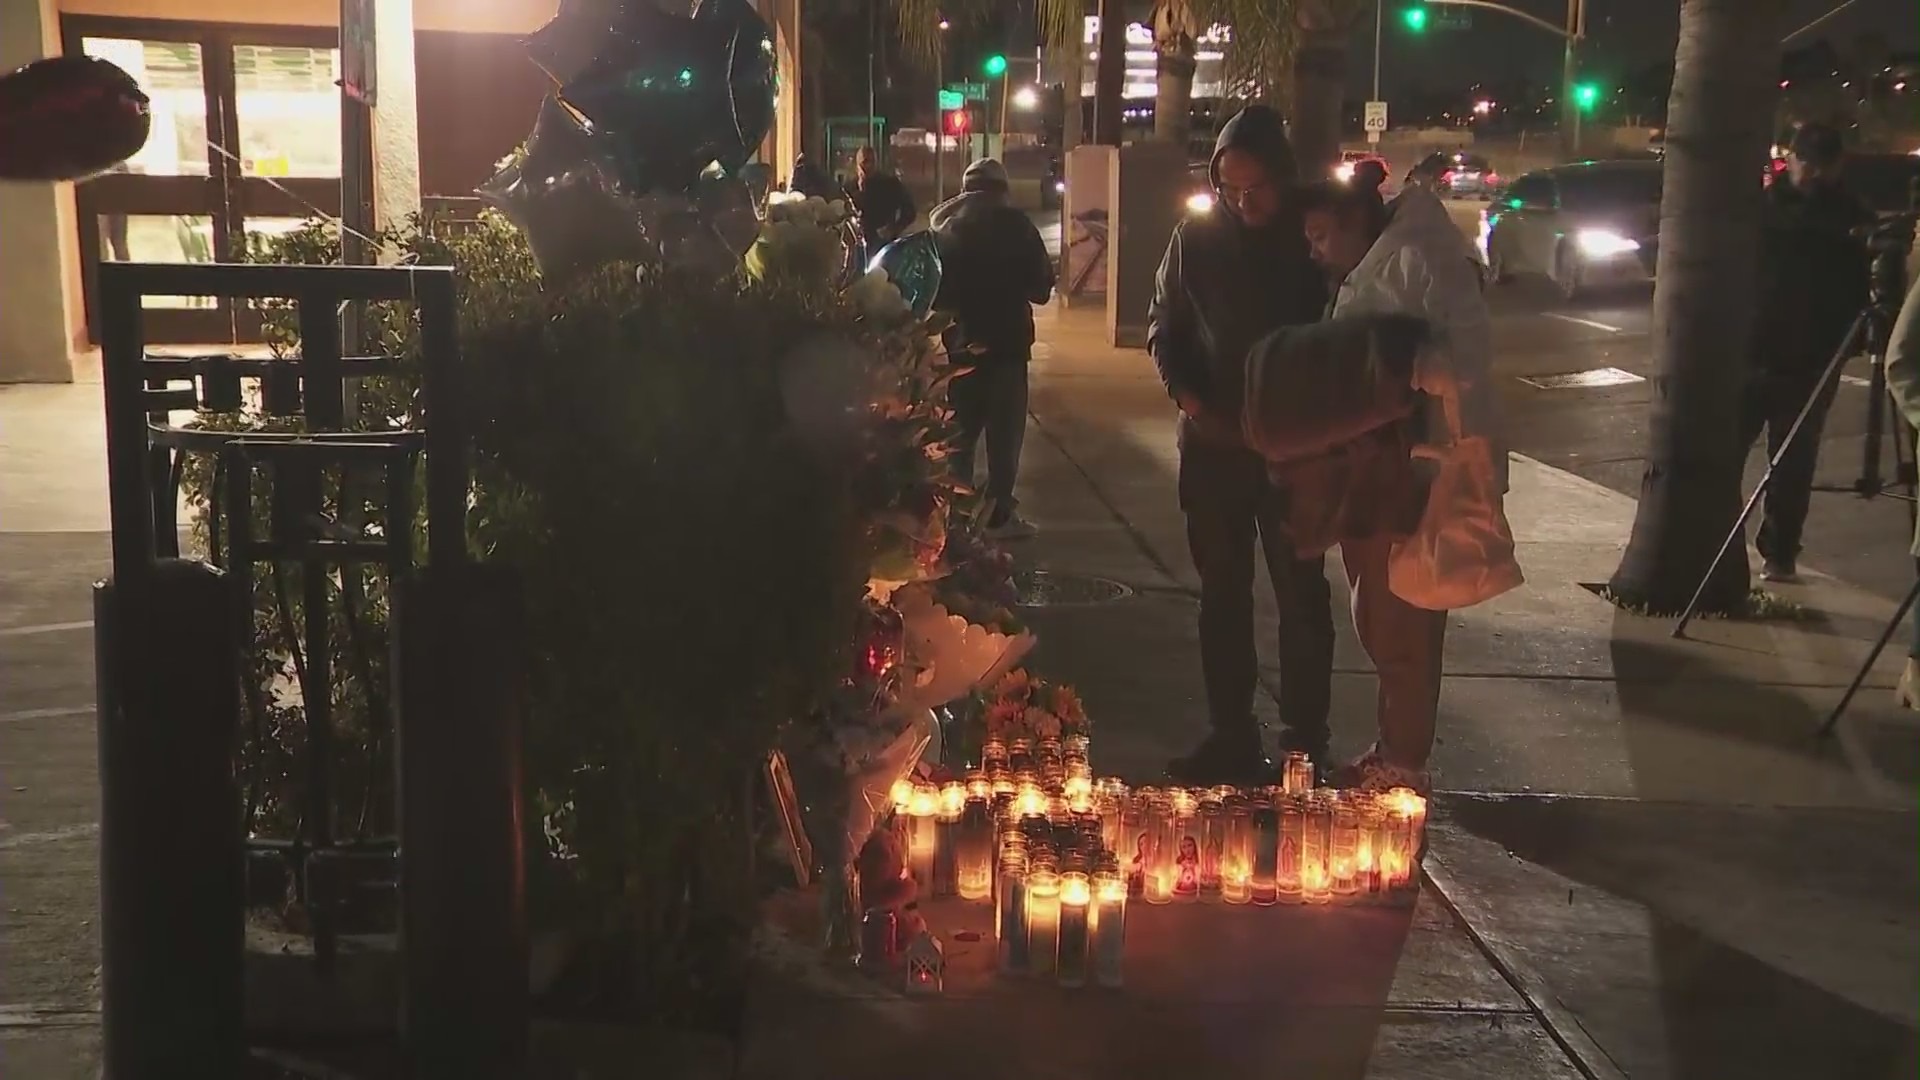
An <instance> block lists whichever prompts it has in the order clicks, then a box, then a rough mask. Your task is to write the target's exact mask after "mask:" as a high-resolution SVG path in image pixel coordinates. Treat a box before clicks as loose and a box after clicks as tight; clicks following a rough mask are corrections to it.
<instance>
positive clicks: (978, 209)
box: [928, 158, 1053, 540]
mask: <svg viewBox="0 0 1920 1080" xmlns="http://www.w3.org/2000/svg"><path fill="white" fill-rule="evenodd" d="M928 220H929V222H930V224H931V225H932V227H933V233H934V236H935V237H937V238H938V240H939V243H940V259H941V275H940V295H939V296H938V297H937V298H936V299H935V301H934V307H935V308H936V309H937V310H940V311H943V312H946V313H947V314H948V315H950V316H951V317H952V318H953V327H952V328H951V329H949V330H948V331H947V334H946V344H947V352H948V353H949V354H950V355H951V356H952V357H953V359H954V362H955V363H957V364H964V365H967V366H969V367H971V369H972V370H970V371H967V372H966V373H964V374H962V375H960V376H959V377H957V378H955V379H954V380H953V382H952V383H951V384H950V385H949V387H948V390H947V400H948V403H949V404H950V405H952V406H953V419H954V423H955V424H956V425H957V426H958V427H959V429H960V432H959V436H958V439H957V441H956V443H955V448H954V451H953V455H954V456H953V468H954V473H955V474H956V475H958V476H959V477H960V478H961V480H962V481H963V482H965V483H969V484H971V483H972V482H973V455H974V450H975V448H976V447H978V445H979V443H980V440H981V437H982V436H983V435H984V436H985V438H986V443H987V487H986V495H987V511H986V515H987V516H986V524H987V535H989V536H992V537H995V538H997V539H1002V540H1014V539H1019V538H1022V537H1027V536H1032V535H1033V534H1034V532H1035V531H1036V530H1035V529H1034V527H1033V525H1032V524H1031V523H1030V522H1028V521H1027V520H1026V519H1025V518H1022V517H1021V516H1020V515H1019V513H1018V512H1017V507H1018V505H1019V504H1018V502H1017V501H1016V500H1015V498H1014V494H1013V486H1014V481H1015V480H1016V479H1017V478H1018V475H1019V472H1020V448H1021V445H1022V444H1023V443H1024V442H1025V441H1026V437H1027V363H1028V361H1030V360H1031V359H1032V358H1033V305H1034V304H1044V303H1046V302H1047V301H1048V300H1049V299H1051V298H1052V296H1053V260H1052V259H1050V258H1048V257H1047V245H1046V241H1044V240H1042V239H1041V238H1040V230H1039V229H1037V228H1035V227H1034V224H1033V219H1032V218H1029V217H1028V216H1027V215H1026V214H1025V213H1024V212H1022V211H1020V210H1018V209H1016V208H1014V207H1013V205H1012V204H1011V203H1010V202H1009V201H1008V197H1007V170H1006V169H1005V168H1004V167H1003V166H1001V164H1000V163H999V162H998V161H995V160H994V159H993V158H981V159H980V160H978V161H976V162H974V163H973V164H971V165H969V166H967V171H966V173H965V174H964V175H963V176H962V177H961V180H960V194H959V195H956V196H954V197H953V198H951V199H948V200H947V201H946V202H944V203H941V204H940V205H939V206H937V207H935V208H934V209H933V212H932V213H931V214H930V215H929V217H928Z"/></svg>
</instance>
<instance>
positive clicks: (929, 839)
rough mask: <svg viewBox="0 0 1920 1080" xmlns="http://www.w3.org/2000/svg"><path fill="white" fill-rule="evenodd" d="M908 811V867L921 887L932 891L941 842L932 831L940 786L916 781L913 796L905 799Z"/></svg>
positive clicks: (937, 808)
mask: <svg viewBox="0 0 1920 1080" xmlns="http://www.w3.org/2000/svg"><path fill="white" fill-rule="evenodd" d="M907 813H908V814H909V816H910V818H911V821H912V828H913V831H912V834H911V835H910V836H909V837H908V838H907V869H908V870H909V871H911V872H912V874H913V880H915V881H917V882H919V883H920V887H921V888H923V889H926V890H928V891H932V889H933V887H934V882H933V860H934V852H935V851H936V850H938V849H939V846H940V842H939V839H938V838H937V837H936V836H935V831H934V830H935V828H936V825H935V821H934V819H935V818H936V817H938V816H939V813H940V792H939V789H937V788H935V787H934V786H933V785H932V784H915V785H914V788H913V797H912V798H911V799H910V800H908V803H907Z"/></svg>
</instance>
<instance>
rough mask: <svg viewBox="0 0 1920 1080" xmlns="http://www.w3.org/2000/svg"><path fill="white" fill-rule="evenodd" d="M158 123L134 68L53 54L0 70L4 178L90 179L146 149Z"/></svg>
mask: <svg viewBox="0 0 1920 1080" xmlns="http://www.w3.org/2000/svg"><path fill="white" fill-rule="evenodd" d="M152 125H153V115H152V110H151V107H150V105H149V102H148V100H147V95H146V94H144V93H142V92H141V90H140V86H139V84H138V83H136V82H134V81H133V76H131V75H128V74H127V73H126V72H124V71H122V70H120V69H119V68H117V67H115V66H113V65H112V64H110V63H108V62H107V61H105V60H101V59H99V58H97V57H92V56H50V57H48V58H46V59H44V60H36V61H34V62H33V63H31V64H28V65H27V66H25V67H23V68H19V69H16V70H14V71H10V72H8V73H7V74H6V75H4V76H0V179H3V180H84V179H86V178H87V177H90V176H95V175H98V174H99V173H103V172H106V171H107V170H108V169H111V168H113V167H114V166H115V165H118V164H120V163H121V162H123V161H125V160H127V159H128V158H130V157H132V156H133V155H135V154H137V153H139V152H140V148H141V147H143V146H145V145H146V144H147V134H148V132H149V131H150V130H151V128H152Z"/></svg>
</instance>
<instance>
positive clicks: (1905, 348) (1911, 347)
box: [1887, 226, 1920, 709]
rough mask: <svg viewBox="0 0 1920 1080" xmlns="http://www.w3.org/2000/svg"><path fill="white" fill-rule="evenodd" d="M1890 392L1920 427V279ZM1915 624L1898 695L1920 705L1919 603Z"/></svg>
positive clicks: (1896, 339) (1903, 309)
mask: <svg viewBox="0 0 1920 1080" xmlns="http://www.w3.org/2000/svg"><path fill="white" fill-rule="evenodd" d="M1909 228H1911V226H1909ZM1909 239H1911V237H1910V236H1909ZM1887 393H1889V394H1891V395H1893V402H1894V405H1895V406H1896V407H1898V408H1899V410H1900V414H1901V415H1902V416H1904V417H1906V418H1907V423H1908V424H1911V425H1914V426H1915V427H1920V279H1915V281H1914V283H1913V287H1912V288H1910V289H1908V290H1907V299H1906V301H1905V302H1904V303H1902V304H1901V305H1900V318H1899V319H1897V320H1896V321H1895V322H1894V324H1893V338H1892V340H1891V341H1889V342H1888V343H1887ZM1913 556H1914V558H1915V560H1916V562H1915V569H1916V570H1917V571H1920V524H1916V527H1915V529H1914V536H1913ZM1913 625H1914V634H1913V644H1912V645H1911V646H1909V648H1908V650H1907V667H1906V670H1905V671H1903V672H1901V673H1900V689H1899V697H1900V704H1902V705H1905V706H1906V707H1907V708H1909V709H1920V604H1916V605H1914V608H1913Z"/></svg>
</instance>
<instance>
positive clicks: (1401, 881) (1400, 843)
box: [1382, 808, 1419, 897]
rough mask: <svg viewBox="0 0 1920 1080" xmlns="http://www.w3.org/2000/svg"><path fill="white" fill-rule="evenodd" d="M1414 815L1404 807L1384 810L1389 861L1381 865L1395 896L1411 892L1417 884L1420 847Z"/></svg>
mask: <svg viewBox="0 0 1920 1080" xmlns="http://www.w3.org/2000/svg"><path fill="white" fill-rule="evenodd" d="M1414 828H1415V826H1414V818H1413V815H1412V814H1411V813H1409V812H1408V811H1407V810H1406V809H1404V808H1395V809H1393V810H1390V811H1388V812H1387V827H1386V832H1387V834H1388V835H1389V836H1390V837H1391V840H1390V841H1389V843H1388V845H1387V850H1388V862H1387V865H1386V866H1385V867H1384V868H1383V869H1384V871H1385V872H1384V873H1383V874H1382V877H1383V878H1384V879H1385V884H1386V888H1387V891H1388V892H1389V893H1390V894H1393V895H1395V896H1396V897H1404V896H1406V895H1409V894H1411V893H1412V892H1414V891H1415V890H1416V889H1417V888H1418V887H1419V871H1418V866H1419V847H1418V841H1417V840H1416V836H1417V835H1418V834H1417V833H1415V831H1414Z"/></svg>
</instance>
